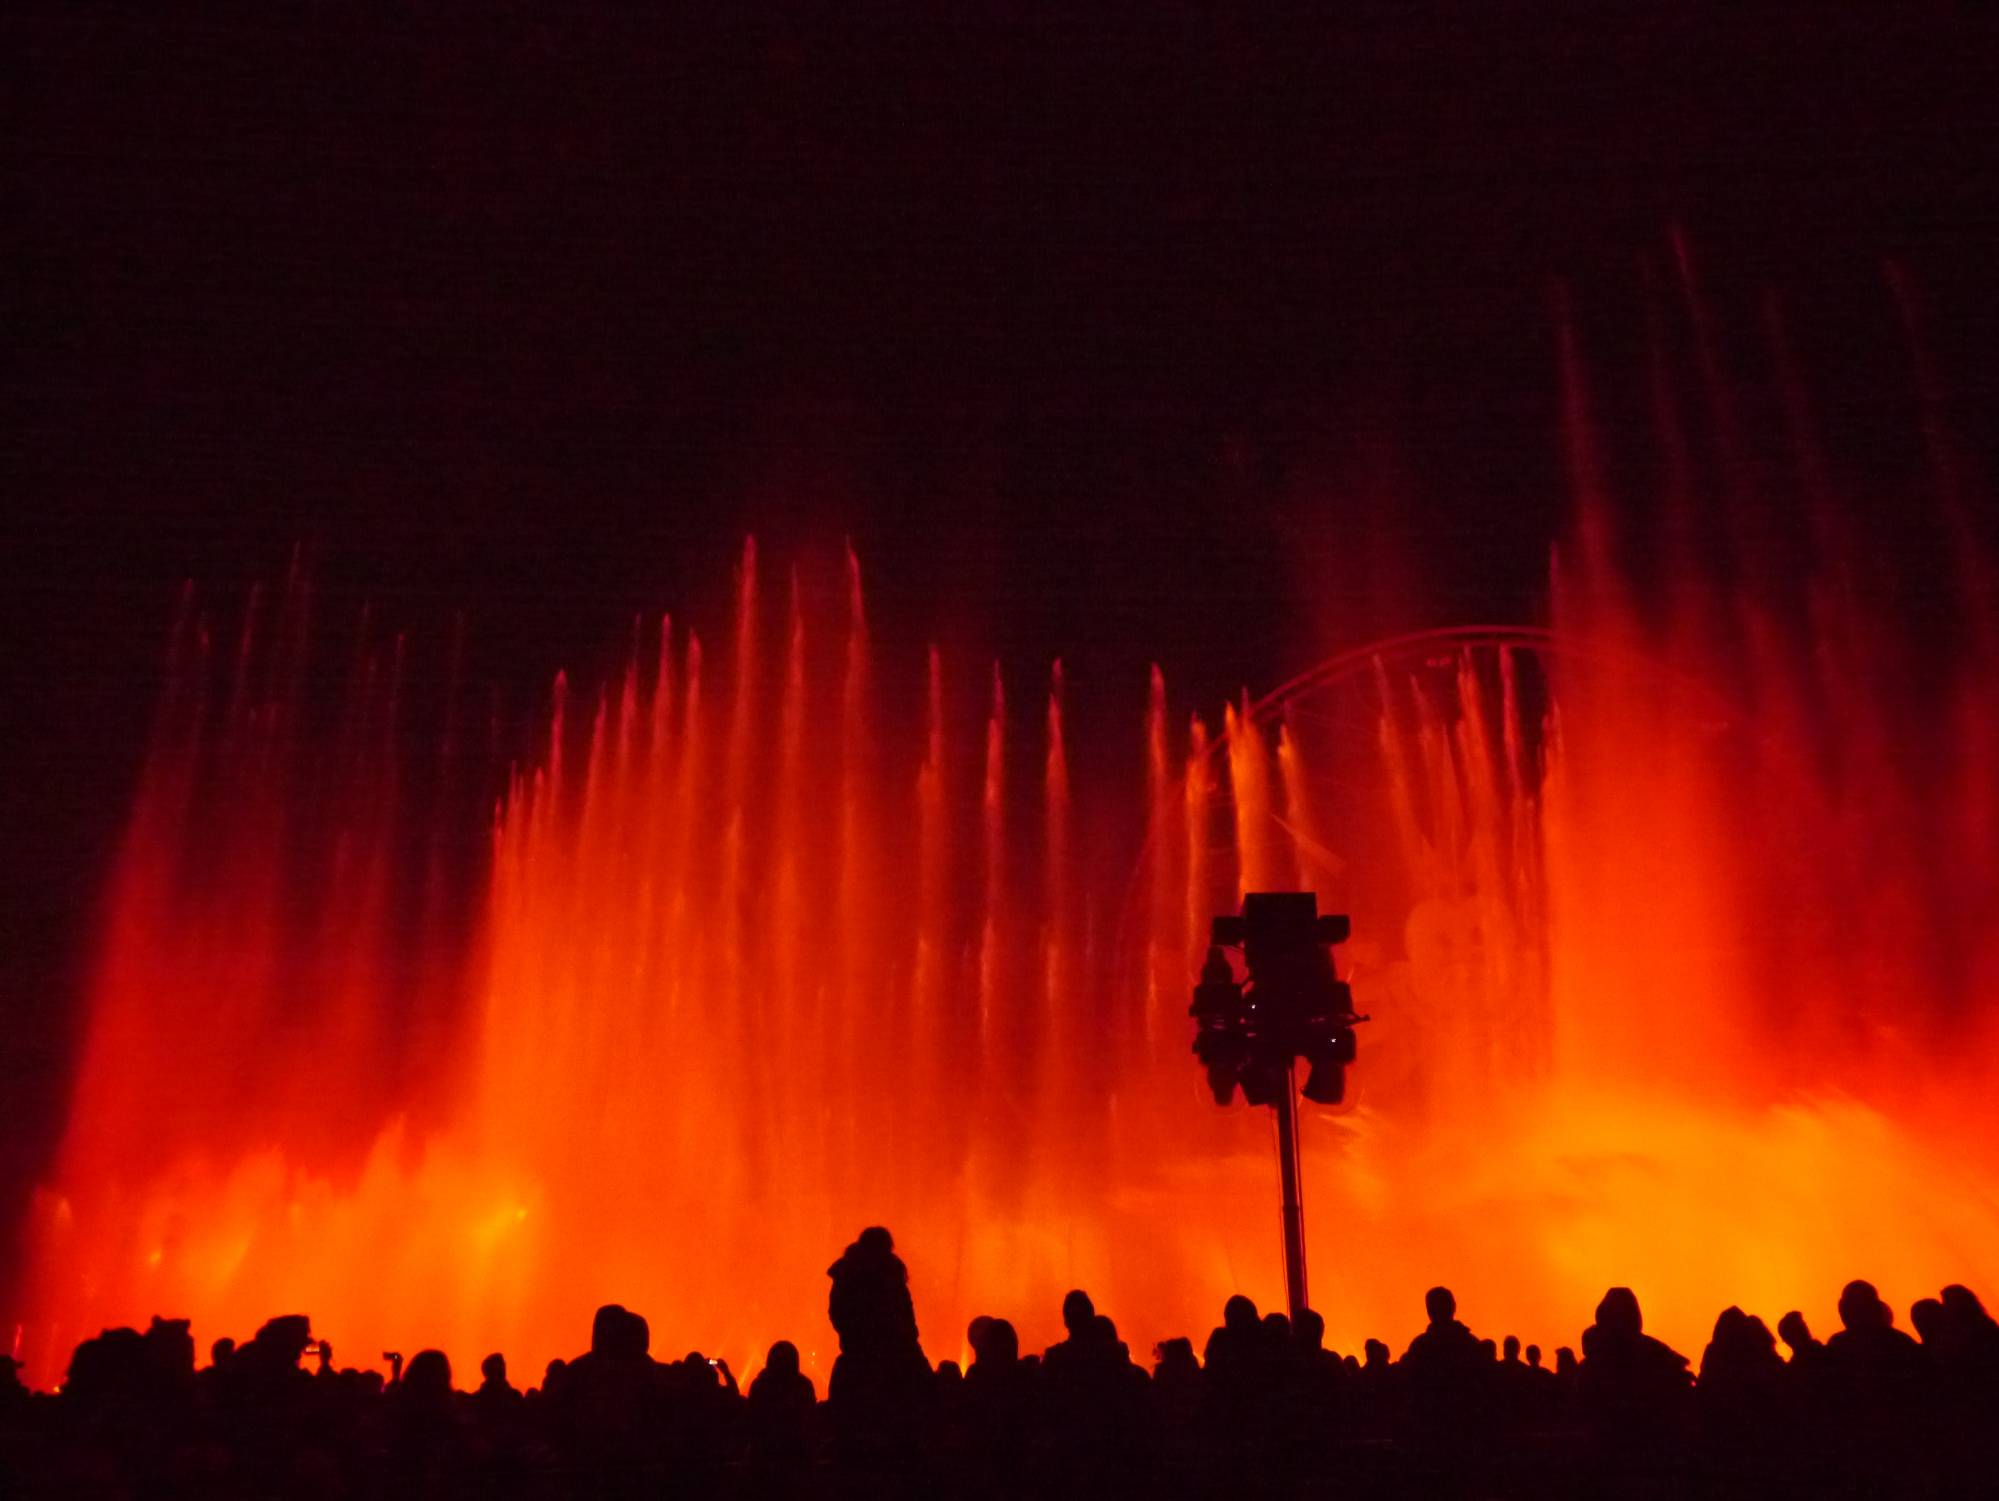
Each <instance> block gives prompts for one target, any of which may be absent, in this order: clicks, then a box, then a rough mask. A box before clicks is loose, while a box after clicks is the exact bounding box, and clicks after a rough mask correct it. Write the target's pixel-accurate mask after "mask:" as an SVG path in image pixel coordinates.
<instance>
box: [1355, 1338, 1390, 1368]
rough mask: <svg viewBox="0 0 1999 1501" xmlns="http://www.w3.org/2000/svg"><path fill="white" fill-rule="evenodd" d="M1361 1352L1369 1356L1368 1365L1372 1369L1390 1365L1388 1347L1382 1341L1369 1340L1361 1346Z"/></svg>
mask: <svg viewBox="0 0 1999 1501" xmlns="http://www.w3.org/2000/svg"><path fill="white" fill-rule="evenodd" d="M1361 1350H1362V1352H1363V1353H1364V1354H1366V1356H1367V1364H1368V1366H1369V1368H1370V1369H1372V1368H1374V1367H1377V1366H1385V1365H1387V1364H1388V1346H1387V1345H1385V1344H1383V1343H1382V1342H1381V1341H1380V1340H1378V1339H1371V1340H1369V1341H1368V1342H1367V1343H1366V1344H1364V1345H1362V1346H1361Z"/></svg>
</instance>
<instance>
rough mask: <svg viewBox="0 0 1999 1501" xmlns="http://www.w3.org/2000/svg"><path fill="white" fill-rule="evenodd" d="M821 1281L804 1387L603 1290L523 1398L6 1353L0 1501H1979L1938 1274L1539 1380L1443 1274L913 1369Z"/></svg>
mask: <svg viewBox="0 0 1999 1501" xmlns="http://www.w3.org/2000/svg"><path fill="white" fill-rule="evenodd" d="M830 1276H831V1279H832V1292H831V1297H830V1300H829V1306H828V1313H829V1315H830V1317H831V1320H832V1324H833V1328H834V1330H835V1332H836V1333H837V1334H838V1336H839V1342H840V1354H839V1357H838V1359H837V1361H836V1362H835V1364H834V1366H833V1370H832V1373H831V1378H830V1380H829V1382H828V1391H827V1396H826V1400H825V1401H824V1402H823V1403H822V1402H821V1401H820V1400H819V1396H818V1393H817V1391H816V1390H815V1389H814V1386H813V1383H812V1380H811V1378H810V1377H808V1376H806V1375H805V1374H804V1373H803V1372H802V1371H801V1370H800V1367H799V1356H798V1350H797V1348H796V1347H795V1346H794V1345H792V1344H791V1343H790V1342H788V1341H780V1342H779V1343H778V1344H776V1345H774V1346H772V1347H771V1350H770V1352H769V1356H768V1358H767V1360H766V1361H765V1364H764V1367H763V1370H762V1371H761V1373H760V1374H759V1375H758V1376H757V1377H756V1379H755V1380H754V1381H752V1382H751V1383H750V1385H749V1389H748V1391H747V1392H745V1391H743V1390H742V1389H741V1388H740V1387H739V1386H738V1384H737V1381H736V1378H735V1376H734V1374H733V1373H732V1372H731V1371H730V1369H729V1367H728V1365H727V1363H726V1362H724V1361H720V1360H714V1359H709V1358H707V1357H705V1356H703V1355H701V1354H699V1353H693V1354H689V1355H687V1356H685V1357H684V1358H681V1359H678V1360H661V1359H658V1358H656V1357H655V1356H654V1354H653V1352H652V1333H651V1330H650V1329H649V1327H648V1326H647V1323H646V1320H645V1319H644V1318H643V1317H642V1316H640V1315H639V1314H637V1313H634V1312H632V1311H630V1310H628V1309H625V1308H622V1307H620V1306H618V1305H616V1304H613V1305H610V1306H607V1307H605V1308H601V1309H599V1310H598V1312H597V1315H596V1319H595V1322H594V1324H593V1326H592V1328H591V1331H590V1348H589V1349H588V1351H586V1352H585V1353H583V1354H581V1355H578V1356H577V1357H575V1358H574V1359H571V1360H566V1361H565V1360H555V1361H551V1362H550V1363H549V1365H548V1368H547V1370H546V1371H545V1372H544V1373H543V1376H542V1379H541V1382H540V1384H539V1385H538V1386H533V1387H530V1388H528V1389H526V1390H522V1389H521V1388H520V1387H518V1386H516V1385H515V1384H514V1381H513V1379H512V1376H511V1375H510V1373H509V1371H508V1368H507V1363H506V1360H505V1359H504V1357H502V1356H500V1355H489V1356H488V1357H486V1359H485V1361H484V1362H483V1363H482V1364H481V1367H480V1372H479V1381H478V1383H477V1385H476V1386H473V1387H471V1388H470V1389H466V1388H464V1387H461V1386H460V1385H458V1384H457V1382H456V1381H455V1380H454V1374H453V1371H452V1368H451V1364H450V1362H449V1361H448V1360H447V1359H446V1358H445V1356H444V1355H443V1354H442V1353H441V1352H439V1351H436V1350H424V1351H422V1352H420V1353H419V1354H417V1355H415V1356H414V1357H412V1358H411V1359H410V1360H409V1361H408V1363H407V1364H405V1363H404V1362H403V1360H402V1358H401V1357H400V1356H391V1357H388V1363H389V1371H388V1374H387V1375H386V1376H384V1375H383V1374H382V1373H381V1372H379V1371H373V1370H357V1369H353V1368H343V1367H338V1366H336V1364H335V1362H334V1359H333V1352H332V1351H331V1349H329V1348H328V1346H327V1345H326V1344H325V1342H324V1341H319V1340H315V1339H314V1338H313V1337H312V1332H311V1327H310V1324H309V1322H308V1320H307V1319H306V1318H305V1317H304V1316H302V1315H296V1314H293V1315H286V1316H283V1317H280V1318H274V1319H272V1320H270V1321H269V1322H268V1323H266V1324H265V1325H264V1326H263V1327H262V1328H261V1329H259V1330H258V1331H257V1333H256V1336H255V1337H254V1338H252V1339H251V1340H249V1341H248V1342H247V1343H245V1344H242V1345H237V1344H235V1343H233V1342H232V1341H230V1340H227V1339H223V1340H218V1341H216V1343H215V1344H214V1346H213V1347H212V1349H211V1351H210V1354H211V1359H210V1362H209V1363H208V1364H207V1365H206V1366H205V1367H202V1368H200V1369H197V1368H196V1361H195V1346H194V1340H193V1337H192V1335H191V1333H190V1330H189V1326H188V1323H187V1321H186V1320H184V1319H158V1318H156V1319H154V1320H153V1323H152V1326H151V1327H150V1328H149V1329H147V1330H145V1331H144V1332H140V1331H138V1330H134V1329H110V1330H106V1331H105V1332H104V1333H102V1334H100V1335H98V1336H97V1337H95V1338H94V1339H89V1340H86V1341H85V1342H84V1343H83V1344H82V1345H80V1346H78V1348H77V1350H76V1352H75V1355H74V1356H73V1358H72V1359H71V1361H70V1365H69V1372H68V1376H67V1379H66V1380H65V1381H64V1383H63V1385H62V1387H61V1390H60V1391H59V1392H58V1393H56V1394H54V1395H44V1394H41V1393H37V1392H31V1391H29V1390H28V1389H26V1388H25V1387H23V1386H22V1385H21V1383H20V1381H19V1379H18V1368H17V1367H16V1366H15V1365H14V1363H13V1362H12V1361H0V1496H11V1495H24V1496H62V1497H86V1496H115V1497H126V1496H131V1497H150V1496H164V1497H182V1496H186V1497H209V1496H212V1497H231V1498H233V1497H253V1496H254V1497H263V1496H285V1497H291V1496H297V1497H308V1498H310V1497H327V1498H339V1497H362V1496H482V1497H484V1496H494V1497H514V1496H520V1497H542V1496H549V1497H567V1496H597V1495H619V1496H623V1495H631V1496H640V1495H645V1496H653V1495H699V1496H766V1495H769V1496H793V1495H796V1496H818V1495H856V1496H860V1495H868V1496H876V1495H890V1494H896V1495H905V1494H906V1495H937V1494H944V1493H946V1492H948V1493H950V1494H952V1495H954V1496H964V1495H967V1494H969V1495H971V1496H974V1497H976V1496H981V1495H996V1496H1012V1495H1023V1496H1025V1495H1032V1496H1044V1495H1125V1494H1129V1495H1143V1496H1148V1497H1156V1496H1173V1495H1215V1496H1227V1497H1231V1498H1237V1497H1242V1496H1261V1495H1272V1496H1276V1495H1286V1496H1292V1495H1327V1496H1332V1495H1340V1496H1364V1497H1365V1496H1384V1497H1386V1496H1396V1497H1399V1496H1430V1495H1441V1496H1466V1497H1509V1496H1522V1497H1526V1496H1535V1497H1542V1496H1602V1495H1608V1496H1625V1495H1630V1496H1661V1497H1665V1496H1705V1495H1724V1496H1732V1495H1742V1496H1758V1497H1767V1496H1771V1495H1800V1496H1804V1495H1809V1496H1827V1495H1831V1496H1868V1497H1873V1496H1899V1495H1913V1496H1930V1495H1935V1496H1966V1497H1971V1496H1999V1324H1995V1323H1994V1321H1993V1319H1992V1318H1991V1317H1990V1316H1989V1315H1988V1314H1987V1313H1986V1311H1985V1309H1984V1307H1983V1306H1982V1305H1981V1304H1980V1302H1979V1300H1978V1298H1977V1297H1976V1295H1974V1294H1973V1293H1972V1292H1971V1291H1970V1290H1969V1289H1967V1288H1964V1287H1957V1286H1953V1287H1947V1288H1945V1289H1943V1291H1942V1293H1941V1294H1940V1295H1939V1296H1938V1297H1935V1298H1925V1299H1923V1300H1921V1301H1920V1302H1918V1303H1917V1304H1915V1306H1914V1307H1913V1308H1911V1310H1910V1322H1911V1323H1912V1324H1913V1325H1914V1326H1915V1336H1914V1337H1912V1336H1911V1335H1910V1334H1908V1333H1905V1332H1904V1331H1903V1330H1901V1329H1898V1328H1896V1327H1895V1320H1894V1316H1893V1314H1892V1312H1891V1311H1890V1309H1889V1308H1888V1306H1887V1304H1885V1303H1884V1302H1883V1301H1882V1300H1881V1298H1880V1297H1879V1296H1878V1294H1877V1293H1876V1291H1875V1289H1874V1288H1873V1287H1872V1286H1870V1285H1869V1284H1868V1283H1865V1282H1854V1283H1850V1284H1849V1285H1848V1286H1847V1288H1846V1289H1845V1291H1844V1293H1843V1294H1842V1295H1841V1297H1840V1301H1839V1317H1840V1322H1841V1324H1842V1326H1843V1327H1842V1328H1841V1329H1840V1330H1839V1331H1838V1332H1836V1333H1834V1334H1833V1335H1832V1336H1831V1337H1830V1338H1828V1339H1826V1340H1824V1341H1823V1342H1821V1341H1820V1340H1819V1339H1818V1338H1817V1337H1816V1336H1815V1335H1814V1334H1813V1333H1812V1331H1811V1330H1810V1329H1809V1328H1808V1327H1807V1326H1806V1323H1805V1320H1804V1319H1803V1318H1802V1317H1801V1316H1800V1315H1799V1314H1797V1313H1787V1314H1785V1315H1784V1317H1783V1318H1781V1319H1780V1320H1779V1321H1778V1324H1777V1331H1776V1333H1775V1334H1774V1335H1773V1334H1772V1333H1771V1331H1770V1329H1769V1328H1768V1327H1767V1326H1766V1325H1765V1324H1764V1322H1763V1321H1762V1320H1761V1319H1760V1318H1758V1317H1756V1316H1755V1315H1753V1314H1748V1313H1745V1312H1743V1311H1742V1310H1741V1309H1739V1308H1729V1309H1726V1310H1724V1311H1723V1313H1722V1314H1721V1316H1720V1318H1719V1319H1717V1320H1716V1321H1715V1326H1714V1335H1713V1338H1712V1339H1711V1340H1710V1341H1709V1342H1708V1345H1707V1348H1706V1349H1705V1350H1704V1351H1702V1353H1701V1356H1700V1361H1699V1365H1698V1368H1697V1369H1696V1368H1695V1366H1694V1365H1693V1363H1692V1362H1690V1361H1689V1359H1688V1358H1687V1357H1686V1356H1685V1355H1683V1354H1680V1353H1679V1352H1677V1351H1675V1350H1673V1349H1671V1348H1669V1347H1668V1346H1667V1345H1665V1344H1663V1343H1662V1342H1660V1341H1659V1340H1657V1339H1655V1338H1653V1337H1652V1336H1650V1335H1648V1334H1646V1333H1645V1330H1644V1322H1643V1318H1642V1316H1641V1314H1640V1310H1639V1304H1638V1299H1637V1297H1636V1296H1635V1295H1634V1294H1633V1293H1632V1292H1631V1290H1630V1289H1629V1288H1623V1287H1614V1288H1612V1289H1610V1291H1609V1292H1607V1293H1605V1294H1604V1296H1603V1300H1602V1301H1601V1302H1600V1303H1599V1304H1598V1305H1597V1310H1596V1321H1595V1322H1594V1323H1593V1324H1591V1325H1590V1327H1589V1328H1587V1329H1585V1330H1584V1331H1583V1332H1582V1336H1581V1339H1580V1340H1579V1342H1578V1343H1579V1346H1580V1349H1581V1354H1580V1358H1578V1356H1577V1355H1576V1354H1575V1352H1574V1351H1572V1350H1570V1349H1569V1348H1566V1347H1564V1348H1562V1349H1559V1350H1557V1351H1556V1352H1555V1354H1554V1359H1553V1362H1552V1363H1549V1362H1548V1361H1545V1360H1544V1359H1543V1356H1542V1352H1541V1350H1540V1348H1539V1347H1538V1346H1535V1345H1528V1346H1526V1347H1525V1348H1524V1349H1523V1348H1522V1347H1521V1345H1520V1342H1519V1341H1518V1340H1517V1339H1516V1338H1514V1337H1513V1336H1511V1335H1508V1336H1507V1337H1506V1338H1505V1339H1504V1340H1502V1341H1499V1342H1498V1343H1495V1342H1494V1341H1493V1340H1491V1339H1482V1338H1480V1337H1479V1336H1478V1335H1477V1334H1475V1333H1473V1332H1472V1330H1471V1329H1470V1328H1469V1327H1468V1326H1467V1325H1466V1324H1465V1323H1463V1322H1462V1321H1460V1319H1459V1318H1458V1311H1457V1306H1456V1301H1455V1299H1454V1298H1453V1297H1452V1295H1451V1293H1450V1291H1449V1290H1448V1289H1446V1288H1441V1287H1439V1288H1433V1289H1431V1291H1430V1293H1429V1294H1428V1296H1427V1298H1426V1299H1425V1302H1426V1312H1427V1314H1428V1323H1427V1326H1426V1327H1425V1328H1424V1329H1423V1331H1422V1332H1421V1333H1420V1334H1418V1335H1417V1336H1416V1337H1415V1338H1414V1339H1413V1340H1412V1341H1411V1342H1410V1344H1409V1346H1408V1349H1407V1350H1406V1352H1405V1353H1404V1354H1403V1356H1402V1358H1401V1359H1400V1360H1396V1359H1393V1358H1392V1357H1391V1353H1390V1351H1389V1348H1388V1347H1387V1346H1386V1345H1385V1344H1383V1343H1381V1342H1380V1341H1378V1340H1369V1341H1367V1343H1366V1346H1365V1348H1364V1350H1363V1352H1362V1353H1361V1354H1360V1355H1359V1356H1358V1357H1357V1356H1354V1355H1345V1356H1342V1355H1339V1354H1336V1353H1335V1352H1333V1351H1331V1350H1328V1349H1327V1348H1325V1343H1324V1334H1325V1326H1324V1322H1323V1320H1322V1319H1321V1318H1320V1317H1319V1315H1318V1314H1316V1313H1312V1312H1309V1311H1308V1312H1307V1313H1305V1314H1304V1315H1303V1316H1302V1317H1301V1318H1300V1319H1299V1321H1298V1323H1297V1324H1296V1325H1295V1326H1294V1325H1293V1324H1292V1323H1291V1321H1290V1320H1289V1319H1287V1318H1286V1317H1285V1316H1284V1315H1283V1314H1279V1313H1268V1314H1259V1313H1258V1311H1257V1308H1256V1306H1255V1304H1253V1303H1252V1302H1250V1300H1249V1299H1247V1298H1244V1297H1234V1298H1230V1299H1229V1300H1228V1303H1227V1305H1226V1307H1225V1308H1224V1310H1223V1313H1222V1322H1221V1324H1220V1325H1219V1327H1217V1328H1216V1329H1215V1330H1214V1331H1213V1332H1212V1333H1210V1334H1209V1335H1208V1336H1207V1339H1206V1341H1205V1342H1204V1343H1203V1345H1202V1347H1201V1350H1200V1353H1199V1356H1198V1357H1197V1356H1196V1353H1195V1349H1194V1345H1193V1342H1192V1341H1191V1340H1189V1339H1186V1338H1177V1339H1169V1340H1165V1341H1163V1342H1162V1343H1161V1344H1159V1345H1158V1346H1157V1347H1156V1348H1155V1350H1154V1351H1153V1361H1152V1365H1151V1368H1150V1369H1149V1370H1148V1369H1147V1368H1146V1367H1145V1366H1143V1365H1141V1364H1139V1363H1137V1362H1136V1361H1134V1360H1133V1359H1132V1357H1131V1352H1130V1350H1129V1349H1128V1348H1127V1347H1126V1345H1125V1343H1124V1342H1123V1341H1122V1340H1121V1339H1120V1338H1119V1337H1118V1331H1117V1327H1116V1325H1115V1324H1114V1323H1112V1321H1111V1319H1110V1318H1109V1317H1108V1316H1106V1315H1105V1314H1103V1313H1100V1312H1099V1311H1098V1310H1097V1308H1096V1307H1095V1305H1094V1304H1093V1303H1092V1301H1091V1299H1090V1297H1089V1295H1088V1294H1087V1293H1084V1292H1080V1291H1078V1292H1072V1293H1070V1294H1069V1295H1068V1297H1067V1298H1066V1299H1064V1300H1063V1304H1062V1322H1063V1325H1064V1329H1065V1331H1066V1333H1065V1337H1064V1338H1063V1339H1062V1340H1060V1341H1059V1342H1058V1343H1056V1344H1054V1345H1052V1346H1050V1347H1049V1348H1048V1349H1047V1350H1046V1351H1044V1352H1042V1353H1041V1354H1040V1355H1039V1356H1035V1355H1031V1354H1029V1355H1023V1354H1022V1353H1021V1350H1020V1340H1019V1337H1018V1335H1017V1334H1016V1333H1015V1331H1014V1328H1013V1326H1012V1325H1011V1324H1010V1323H1008V1322H1007V1320H1005V1319H1003V1318H988V1317H981V1318H977V1319H974V1320H973V1321H972V1324H971V1327H970V1329H969V1331H968V1344H969V1346H970V1349H971V1351H972V1360H971V1363H970V1365H969V1366H968V1367H966V1368H964V1369H960V1367H959V1365H958V1363H957V1362H955V1361H950V1360H946V1361H942V1362H940V1363H938V1364H937V1365H935V1366H933V1365H932V1364H931V1363H930V1361H929V1360H928V1359H927V1358H926V1357H925V1356H924V1353H923V1349H922V1345H921V1343H920V1341H919V1338H918V1332H917V1323H916V1310H915V1307H914V1304H913V1303H912V1301H911V1298H910V1293H909V1278H908V1273H907V1270H906V1268H905V1267H904V1265H903V1262H902V1260H901V1259H900V1257H898V1256H897V1255H896V1253H895V1248H894V1244H893V1242H892V1241H891V1239H890V1237H889V1234H888V1232H887V1231H886V1230H883V1229H880V1228H873V1229H868V1230H864V1231H863V1232H862V1233H861V1234H860V1236H859V1237H857V1238H856V1240H855V1241H854V1243H853V1244H852V1245H851V1246H849V1247H847V1249H846V1251H845V1252H844V1253H843V1254H842V1255H841V1256H840V1258H839V1260H837V1261H836V1262H834V1264H833V1266H832V1267H831V1269H830ZM1780 1343H1781V1345H1782V1346H1783V1349H1780V1348H1779V1346H1780ZM1786 1351H1788V1358H1787V1355H1786V1353H1785V1352H1786Z"/></svg>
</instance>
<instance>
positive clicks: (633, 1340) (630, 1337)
mask: <svg viewBox="0 0 1999 1501" xmlns="http://www.w3.org/2000/svg"><path fill="white" fill-rule="evenodd" d="M651 1349H652V1325H650V1324H648V1323H647V1322H646V1321H645V1315H643V1314H638V1313H627V1314H626V1315H625V1318H624V1334H623V1342H622V1346H621V1352H622V1353H623V1354H624V1355H626V1356H627V1357H629V1358H630V1359H633V1360H641V1359H643V1358H644V1357H645V1356H646V1354H647V1353H648V1352H649V1351H650V1350H651Z"/></svg>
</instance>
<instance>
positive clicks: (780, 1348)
mask: <svg viewBox="0 0 1999 1501" xmlns="http://www.w3.org/2000/svg"><path fill="white" fill-rule="evenodd" d="M764 1369H765V1370H766V1371H775V1372H776V1373H777V1374H778V1375H780V1376H796V1375H797V1374H798V1346H796V1345H794V1344H793V1343H792V1342H791V1341H790V1340H788V1339H781V1340H779V1341H778V1342H777V1343H776V1344H774V1345H772V1346H771V1347H770V1354H769V1355H767V1356H765V1357H764Z"/></svg>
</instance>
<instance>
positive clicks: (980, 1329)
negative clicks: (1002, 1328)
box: [965, 1313, 993, 1360]
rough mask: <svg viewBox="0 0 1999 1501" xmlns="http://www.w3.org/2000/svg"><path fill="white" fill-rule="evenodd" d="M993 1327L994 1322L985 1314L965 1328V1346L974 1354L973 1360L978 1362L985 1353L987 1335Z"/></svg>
mask: <svg viewBox="0 0 1999 1501" xmlns="http://www.w3.org/2000/svg"><path fill="white" fill-rule="evenodd" d="M992 1327H993V1321H992V1320H991V1319H990V1318H989V1317H987V1316H986V1315H985V1314H983V1313H982V1314H980V1315H979V1316H978V1317H977V1318H975V1319H973V1320H972V1322H971V1323H969V1324H967V1325H966V1326H965V1344H966V1347H967V1348H969V1349H970V1350H971V1352H972V1359H974V1360H977V1359H978V1358H979V1357H980V1356H981V1355H983V1354H984V1353H985V1347H986V1334H987V1332H988V1331H989V1330H991V1328H992Z"/></svg>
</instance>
